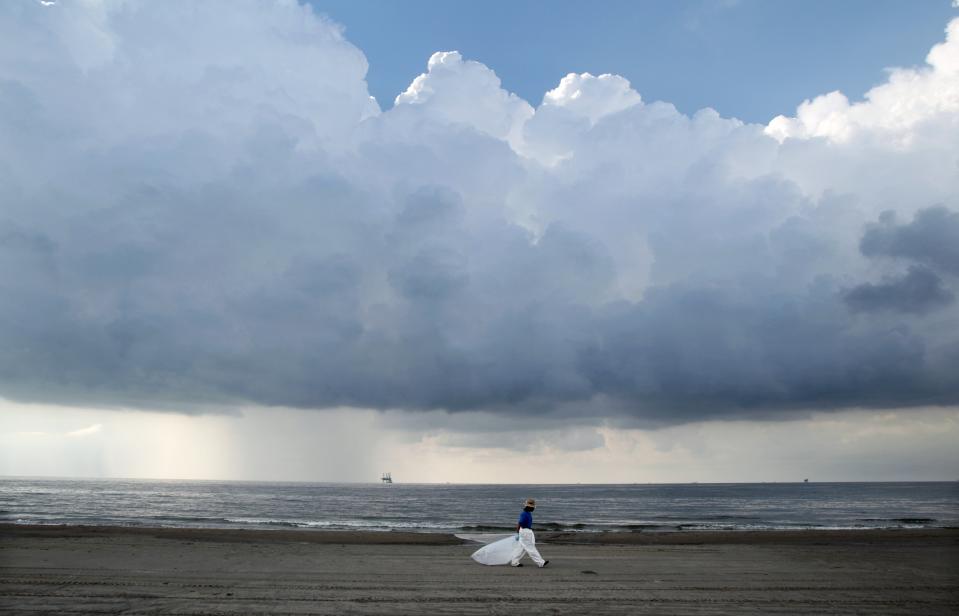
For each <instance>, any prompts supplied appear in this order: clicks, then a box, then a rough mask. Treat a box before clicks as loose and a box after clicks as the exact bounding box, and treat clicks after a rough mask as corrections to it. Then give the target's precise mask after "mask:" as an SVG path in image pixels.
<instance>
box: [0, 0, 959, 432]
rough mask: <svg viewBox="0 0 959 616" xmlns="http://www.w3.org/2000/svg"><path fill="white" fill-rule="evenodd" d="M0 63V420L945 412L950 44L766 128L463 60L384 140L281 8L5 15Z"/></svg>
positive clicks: (952, 30) (353, 71)
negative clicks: (101, 408) (101, 413)
mask: <svg viewBox="0 0 959 616" xmlns="http://www.w3.org/2000/svg"><path fill="white" fill-rule="evenodd" d="M0 58H2V60H0V110H2V113H0V185H2V186H3V190H2V194H0V297H2V301H0V396H3V397H6V398H10V399H16V400H21V401H37V402H54V403H61V404H97V405H105V406H126V407H140V408H151V409H156V408H174V409H177V410H180V411H185V412H202V411H203V410H205V409H210V408H222V407H224V406H228V405H231V404H250V403H253V404H258V405H267V406H272V405H277V406H291V407H300V408H327V407H333V406H351V407H364V408H377V409H407V410H410V411H417V410H436V409H441V410H447V411H452V412H468V411H483V412H491V413H503V414H534V415H549V414H552V415H565V416H570V415H578V416H581V417H595V416H614V415H616V416H624V417H627V418H637V419H646V420H650V421H654V422H660V423H681V422H686V421H694V420H699V419H705V418H726V417H743V416H752V417H762V418H771V417H780V416H781V417H785V416H788V415H789V414H790V413H791V412H793V411H801V410H831V409H841V408H852V407H883V408H886V407H911V406H916V405H935V404H942V405H946V404H959V370H957V369H956V367H957V366H959V311H957V309H956V305H955V303H954V302H953V301H952V298H953V297H954V293H955V285H956V276H957V274H959V260H957V253H956V247H957V246H959V222H957V221H959V201H957V195H959V174H956V172H955V170H956V165H957V163H959V150H957V149H956V148H955V144H956V143H959V95H957V93H959V20H955V21H953V22H952V23H951V24H950V25H949V28H948V34H947V38H946V41H945V42H943V43H941V44H939V45H937V46H936V47H934V48H933V50H932V51H931V52H930V54H929V58H928V61H927V64H926V65H925V66H923V67H920V68H915V69H895V70H893V71H891V72H890V76H889V80H888V82H887V83H885V84H882V85H880V86H878V87H877V88H876V89H875V90H874V91H872V92H871V93H870V94H869V95H867V97H866V100H864V101H863V102H861V103H854V104H850V103H849V101H848V100H846V99H845V97H842V98H841V99H840V98H838V97H837V96H836V94H838V93H833V94H830V95H826V96H825V97H819V98H816V99H813V100H812V101H807V102H805V103H803V104H802V105H801V106H800V107H799V110H798V111H797V117H796V118H784V117H780V118H776V119H775V120H773V122H771V123H770V125H769V126H760V125H750V124H744V123H742V122H740V121H738V120H736V119H734V118H723V117H721V116H719V114H718V113H716V112H715V111H713V110H711V109H704V110H701V111H699V112H697V113H696V114H694V115H692V116H686V115H683V114H681V113H679V112H678V111H677V110H676V109H675V108H674V107H673V106H672V105H670V104H669V103H665V102H646V101H644V100H643V99H642V96H641V95H640V94H639V93H638V92H637V91H636V90H634V89H633V87H632V86H631V85H630V84H629V83H628V82H627V81H626V80H625V79H623V78H621V77H618V76H615V75H599V76H594V75H590V74H588V73H587V74H581V75H576V74H571V75H569V76H567V77H566V78H564V79H563V80H562V81H561V82H560V83H559V84H558V85H557V88H556V89H555V90H552V91H550V92H548V93H546V94H545V96H544V99H543V101H542V102H541V104H539V106H537V107H533V106H532V105H531V104H530V103H528V102H527V101H524V100H522V99H520V98H519V97H517V96H515V95H514V94H511V93H509V92H507V91H505V90H504V89H503V88H502V86H501V84H500V81H499V79H498V78H497V77H496V74H495V72H494V71H493V69H491V68H489V67H487V66H485V65H483V64H482V63H480V62H477V61H471V60H466V59H464V58H463V57H462V56H461V55H460V54H458V53H456V52H441V53H437V54H435V55H434V56H433V57H432V58H430V59H429V61H428V64H427V67H426V72H424V73H423V75H421V76H419V77H416V78H415V79H414V80H413V81H412V83H411V85H410V87H409V89H407V90H406V91H405V92H403V93H401V94H400V95H399V96H398V97H397V99H396V101H395V103H396V104H395V106H394V107H393V108H391V109H389V110H388V111H385V112H383V111H382V110H381V108H380V107H379V105H378V104H377V102H376V101H374V100H372V99H371V98H370V97H369V94H368V91H367V88H366V82H365V74H366V70H367V65H366V60H365V58H364V56H363V54H362V52H361V50H359V49H357V48H356V47H354V46H353V45H352V44H350V43H349V41H348V40H346V38H345V37H344V35H343V33H342V31H341V29H340V28H339V27H338V26H337V25H335V24H333V23H331V22H329V21H327V20H326V19H325V18H323V17H322V16H318V15H316V14H315V13H314V12H313V11H312V10H311V9H310V8H309V7H308V6H302V5H299V4H297V3H296V2H293V1H292V0H289V1H283V2H266V1H254V0H244V1H242V2H204V3H202V4H199V5H182V4H179V3H157V2H153V3H146V2H142V3H141V2H109V1H108V2H100V3H64V4H63V5H61V4H57V5H54V6H43V5H41V4H39V3H36V2H32V1H27V0H24V1H22V2H8V3H4V4H3V6H2V7H0ZM424 60H425V59H424ZM906 81H908V82H910V83H911V84H912V87H910V88H905V87H902V84H903V83H904V82H906ZM640 85H641V84H640ZM839 96H841V95H839ZM888 109H901V110H904V111H901V112H896V114H898V115H895V118H894V119H896V121H893V120H891V119H890V116H889V113H888ZM890 210H892V211H895V212H896V214H895V215H892V214H882V212H887V211H890ZM900 218H901V219H903V220H909V219H910V218H911V219H912V222H910V223H906V224H899V223H898V222H897V221H898V220H900ZM877 220H878V221H879V222H878V223H876V222H875V221H877ZM903 264H905V267H906V268H908V269H906V273H905V274H903V273H902V272H903ZM934 308H935V309H934Z"/></svg>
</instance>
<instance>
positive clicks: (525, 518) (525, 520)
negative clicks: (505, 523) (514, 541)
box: [518, 510, 533, 529]
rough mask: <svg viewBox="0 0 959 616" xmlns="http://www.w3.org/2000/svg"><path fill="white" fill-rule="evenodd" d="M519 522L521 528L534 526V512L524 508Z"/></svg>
mask: <svg viewBox="0 0 959 616" xmlns="http://www.w3.org/2000/svg"><path fill="white" fill-rule="evenodd" d="M518 524H519V527H520V528H530V529H531V528H533V514H532V513H530V512H529V511H526V510H524V511H523V512H522V513H521V514H519V522H518Z"/></svg>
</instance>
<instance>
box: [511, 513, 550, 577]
mask: <svg viewBox="0 0 959 616" xmlns="http://www.w3.org/2000/svg"><path fill="white" fill-rule="evenodd" d="M534 509H536V500H535V499H532V498H527V499H526V502H525V503H524V504H523V511H521V512H520V514H519V521H517V522H516V532H517V533H518V535H517V537H516V547H515V548H513V557H512V559H510V563H509V564H511V565H512V566H514V567H522V566H523V563H521V562H519V561H520V560H521V559H522V558H523V554H529V557H530V558H532V559H533V562H534V563H536V566H537V567H540V568H542V567H545V566H546V565H548V564H549V561H548V560H543V557H542V556H540V555H539V550H537V549H536V536H535V535H534V534H533V510H534Z"/></svg>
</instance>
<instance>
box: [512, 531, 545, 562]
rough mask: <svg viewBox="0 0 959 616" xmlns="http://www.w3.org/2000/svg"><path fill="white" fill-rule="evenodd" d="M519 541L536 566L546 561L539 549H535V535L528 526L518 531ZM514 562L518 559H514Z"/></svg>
mask: <svg viewBox="0 0 959 616" xmlns="http://www.w3.org/2000/svg"><path fill="white" fill-rule="evenodd" d="M519 542H520V544H521V545H522V546H523V550H524V551H525V552H526V553H527V554H529V557H530V558H532V559H533V562H534V563H536V566H537V567H542V566H543V564H544V563H545V562H546V561H545V560H543V557H542V556H540V555H539V550H537V549H536V536H535V535H534V534H533V531H531V530H529V529H528V528H524V529H523V530H521V531H520V533H519ZM514 562H519V561H518V560H516V561H514Z"/></svg>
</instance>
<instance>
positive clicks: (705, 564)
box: [0, 525, 959, 615]
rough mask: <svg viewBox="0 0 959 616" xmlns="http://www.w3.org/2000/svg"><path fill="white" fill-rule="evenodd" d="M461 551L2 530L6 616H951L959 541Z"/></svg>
mask: <svg viewBox="0 0 959 616" xmlns="http://www.w3.org/2000/svg"><path fill="white" fill-rule="evenodd" d="M537 538H538V543H539V547H540V551H541V552H542V553H543V555H544V557H546V558H548V559H550V561H551V562H550V566H549V567H547V568H546V569H538V568H536V567H533V566H531V564H530V563H529V560H527V561H526V563H527V564H526V566H525V567H523V568H521V569H513V568H510V567H483V566H481V565H477V564H475V563H473V562H472V561H471V560H470V559H469V554H470V553H471V552H472V551H473V550H475V549H476V548H477V547H478V546H477V545H476V544H466V543H463V542H461V541H460V540H459V539H457V538H455V537H453V536H451V535H443V534H419V533H363V532H356V533H354V532H314V531H260V530H253V531H242V530H232V529H231V530H197V529H143V528H138V529H120V528H102V527H101V528H97V527H30V526H12V525H0V612H3V613H23V614H31V613H59V614H78V613H83V614H119V613H124V614H147V613H153V614H156V613H164V614H238V613H240V614H242V613H260V614H262V613H269V614H414V613H429V614H512V613H524V614H557V613H559V614H578V613H591V614H643V613H649V614H864V613H868V614H910V615H911V614H955V613H959V530H938V531H904V530H897V531H829V532H812V531H800V532H759V533H738V532H736V533H734V532H729V533H725V532H723V533H668V534H666V533H664V534H651V533H602V534H586V533H570V534H562V533H541V534H538V535H537Z"/></svg>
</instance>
